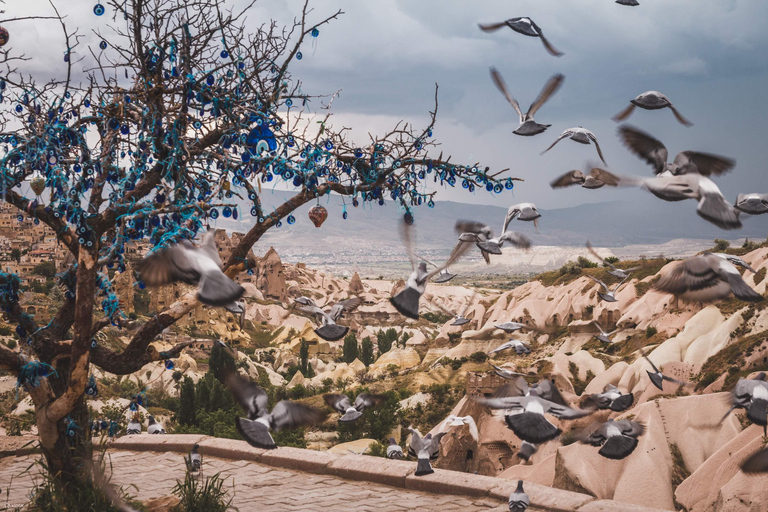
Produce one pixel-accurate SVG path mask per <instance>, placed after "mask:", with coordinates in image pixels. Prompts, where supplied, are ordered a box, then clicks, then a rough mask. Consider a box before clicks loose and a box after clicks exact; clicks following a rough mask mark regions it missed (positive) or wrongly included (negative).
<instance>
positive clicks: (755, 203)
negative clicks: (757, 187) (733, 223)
mask: <svg viewBox="0 0 768 512" xmlns="http://www.w3.org/2000/svg"><path fill="white" fill-rule="evenodd" d="M734 207H735V208H736V209H737V210H739V211H741V212H744V213H748V214H749V215H762V214H764V213H768V194H757V193H752V194H739V195H738V196H737V197H736V204H734Z"/></svg>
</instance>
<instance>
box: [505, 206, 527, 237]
mask: <svg viewBox="0 0 768 512" xmlns="http://www.w3.org/2000/svg"><path fill="white" fill-rule="evenodd" d="M522 211H523V210H522V209H521V208H520V205H519V204H514V205H512V206H510V207H509V209H508V210H507V215H506V217H504V224H503V225H502V228H501V232H502V233H504V232H505V231H506V230H507V227H509V223H510V222H512V221H513V220H514V219H515V217H517V216H518V215H520V213H522Z"/></svg>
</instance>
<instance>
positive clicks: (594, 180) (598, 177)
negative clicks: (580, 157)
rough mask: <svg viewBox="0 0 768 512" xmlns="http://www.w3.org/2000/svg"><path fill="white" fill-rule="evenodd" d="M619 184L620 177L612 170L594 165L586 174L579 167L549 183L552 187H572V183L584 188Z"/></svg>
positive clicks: (592, 188) (590, 188) (591, 188)
mask: <svg viewBox="0 0 768 512" xmlns="http://www.w3.org/2000/svg"><path fill="white" fill-rule="evenodd" d="M618 184H619V178H618V176H614V175H613V174H611V173H610V172H608V171H606V170H605V169H600V168H599V167H593V168H592V170H591V171H590V172H589V174H587V175H586V176H585V175H584V173H583V172H581V171H579V170H578V169H574V170H573V171H570V172H567V173H565V174H563V175H562V176H560V177H558V178H556V179H555V180H554V181H553V182H551V183H550V184H549V186H550V187H552V188H564V187H570V186H571V185H581V187H582V188H586V189H589V190H594V189H598V188H602V187H604V186H606V185H608V186H609V187H616V186H618Z"/></svg>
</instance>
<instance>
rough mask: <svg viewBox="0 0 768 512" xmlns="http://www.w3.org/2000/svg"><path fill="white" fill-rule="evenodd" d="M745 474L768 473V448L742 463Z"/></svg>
mask: <svg viewBox="0 0 768 512" xmlns="http://www.w3.org/2000/svg"><path fill="white" fill-rule="evenodd" d="M740 467H741V470H742V471H743V472H745V473H768V448H763V449H762V450H760V451H758V452H757V453H755V454H754V455H752V456H751V457H749V458H748V459H747V460H745V461H744V462H742V463H741V466H740Z"/></svg>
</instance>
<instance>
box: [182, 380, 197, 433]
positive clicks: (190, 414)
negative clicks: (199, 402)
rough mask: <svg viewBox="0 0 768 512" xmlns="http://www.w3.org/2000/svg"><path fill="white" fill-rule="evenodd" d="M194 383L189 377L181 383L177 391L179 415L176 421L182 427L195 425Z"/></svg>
mask: <svg viewBox="0 0 768 512" xmlns="http://www.w3.org/2000/svg"><path fill="white" fill-rule="evenodd" d="M195 409H196V407H195V383H194V382H192V379H190V378H189V377H184V380H182V381H181V390H180V391H179V415H178V420H179V423H181V424H182V425H194V424H195Z"/></svg>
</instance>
